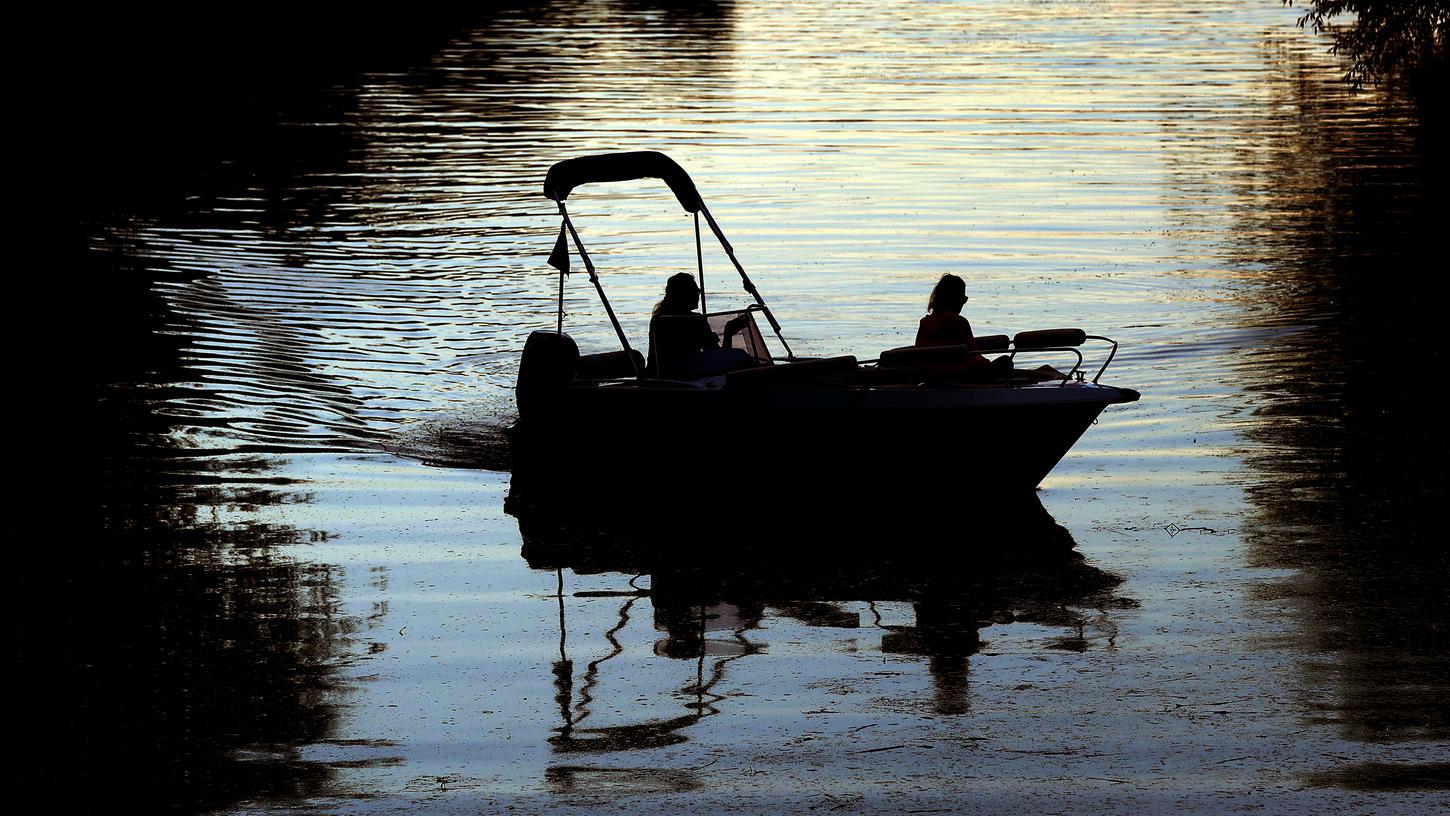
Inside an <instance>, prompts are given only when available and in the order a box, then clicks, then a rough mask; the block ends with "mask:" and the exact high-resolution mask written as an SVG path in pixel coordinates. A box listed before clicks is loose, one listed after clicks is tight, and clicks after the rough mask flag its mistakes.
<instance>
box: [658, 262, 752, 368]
mask: <svg viewBox="0 0 1450 816" xmlns="http://www.w3.org/2000/svg"><path fill="white" fill-rule="evenodd" d="M699 303H700V287H698V286H696V285H695V278H694V276H692V275H691V274H690V273H688V272H680V273H678V274H675V275H671V276H670V278H669V280H668V281H666V282H665V296H664V298H663V299H662V300H660V302H659V303H657V304H655V308H654V316H653V317H651V318H650V321H649V360H648V361H647V362H646V363H645V376H647V377H677V376H681V375H683V374H687V373H689V372H691V371H692V369H699V368H700V366H698V365H693V364H694V363H697V362H698V358H695V359H692V356H693V355H697V354H699V353H701V352H709V351H717V350H719V348H720V341H719V339H717V338H716V337H715V331H714V330H713V329H711V328H710V321H708V320H706V319H705V316H704V315H702V314H699V313H697V312H696V311H695V307H696V306H697V305H699ZM748 321H749V318H748V317H746V316H745V315H741V316H740V317H737V318H735V319H734V320H731V321H730V322H729V323H726V324H725V345H726V347H729V345H730V338H731V337H733V336H734V335H735V334H736V333H737V332H739V331H740V330H741V329H742V328H744V327H745V326H746V324H747V322H748ZM718 362H721V363H722V365H721V366H720V367H722V368H732V367H738V366H737V365H731V364H729V363H728V362H726V361H723V360H722V361H718ZM738 362H739V361H737V363H738ZM707 367H708V366H707Z"/></svg>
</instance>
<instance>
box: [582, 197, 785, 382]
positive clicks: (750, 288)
mask: <svg viewBox="0 0 1450 816" xmlns="http://www.w3.org/2000/svg"><path fill="white" fill-rule="evenodd" d="M563 206H564V204H563V203H562V202H560V204H559V207H560V208H561V209H562V208H563ZM700 212H702V213H704V214H705V221H706V222H708V223H709V224H710V230H711V231H712V232H714V233H715V237H716V238H718V239H720V246H722V247H724V248H725V254H726V255H728V256H730V263H732V264H734V265H735V271H736V272H739V273H740V282H741V283H742V284H743V285H744V286H745V291H747V292H749V293H750V295H751V296H752V297H754V298H755V302H756V303H758V304H760V311H762V312H764V313H765V319H766V320H768V321H770V327H771V328H772V329H774V330H775V336H776V339H778V340H780V344H781V345H782V346H784V347H785V356H786V357H790V358H792V359H794V358H795V352H793V351H791V350H790V344H789V343H787V342H786V341H785V335H783V334H781V331H780V323H779V322H778V321H777V320H776V319H775V315H773V314H771V313H770V307H769V306H766V305H765V300H764V299H763V298H762V297H761V296H760V292H759V291H757V290H756V288H755V284H754V283H752V282H751V280H750V276H749V275H747V274H745V267H743V266H741V265H740V259H739V258H736V257H735V249H734V247H732V246H730V242H729V241H727V240H725V233H724V232H722V231H721V229H720V225H719V224H717V223H715V216H713V215H711V214H710V209H709V208H708V207H706V206H705V202H704V200H703V199H701V200H700ZM565 223H568V221H567V217H566V220H565ZM570 229H571V230H572V229H573V228H572V227H571V228H570ZM584 263H585V265H586V266H587V265H588V263H589V262H588V261H587V260H586V261H585V262H584Z"/></svg>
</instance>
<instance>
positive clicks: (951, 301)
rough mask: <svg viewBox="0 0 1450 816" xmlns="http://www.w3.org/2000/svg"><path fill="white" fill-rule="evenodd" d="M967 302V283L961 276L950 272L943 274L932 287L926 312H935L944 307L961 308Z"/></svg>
mask: <svg viewBox="0 0 1450 816" xmlns="http://www.w3.org/2000/svg"><path fill="white" fill-rule="evenodd" d="M966 302H967V284H966V281H963V280H962V279H961V278H959V277H957V276H956V275H953V274H952V273H950V272H948V273H947V274H945V275H942V276H941V280H939V281H937V282H936V286H933V287H932V289H931V299H930V300H928V301H927V302H926V313H927V314H935V313H936V310H937V308H938V307H940V308H942V309H948V310H950V309H956V310H958V311H960V310H961V308H962V306H963V305H965V304H966Z"/></svg>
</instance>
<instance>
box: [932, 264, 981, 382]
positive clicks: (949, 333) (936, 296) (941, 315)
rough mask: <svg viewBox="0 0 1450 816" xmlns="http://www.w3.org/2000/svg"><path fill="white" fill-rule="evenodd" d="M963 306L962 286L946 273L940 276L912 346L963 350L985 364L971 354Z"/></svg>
mask: <svg viewBox="0 0 1450 816" xmlns="http://www.w3.org/2000/svg"><path fill="white" fill-rule="evenodd" d="M966 304H967V284H966V282H964V281H963V280H962V279H961V278H959V277H957V276H956V275H953V274H951V273H950V272H948V273H947V274H945V275H942V276H941V280H939V281H937V282H936V286H934V287H932V290H931V298H930V299H929V300H927V302H926V317H923V318H922V319H921V322H920V323H918V324H917V326H916V345H918V346H966V347H967V351H970V352H973V357H974V358H975V359H977V360H980V361H981V362H984V363H985V362H986V358H984V357H982V355H980V354H976V353H975V352H976V351H977V341H976V340H975V339H974V338H973V337H972V324H971V323H969V322H967V319H966V318H965V317H962V307H963V306H965V305H966Z"/></svg>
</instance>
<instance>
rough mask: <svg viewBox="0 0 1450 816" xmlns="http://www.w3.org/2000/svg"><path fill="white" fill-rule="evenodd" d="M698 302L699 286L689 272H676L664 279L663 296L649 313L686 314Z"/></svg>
mask: <svg viewBox="0 0 1450 816" xmlns="http://www.w3.org/2000/svg"><path fill="white" fill-rule="evenodd" d="M699 302H700V287H698V286H696V285H695V276H694V275H691V274H690V273H689V272H677V273H675V274H673V275H671V276H670V279H669V280H667V281H665V296H664V299H663V300H661V301H660V302H659V303H656V304H655V308H654V311H653V312H651V314H657V315H662V314H686V313H688V312H691V311H693V310H694V308H695V306H696V305H697V304H698V303H699Z"/></svg>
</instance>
